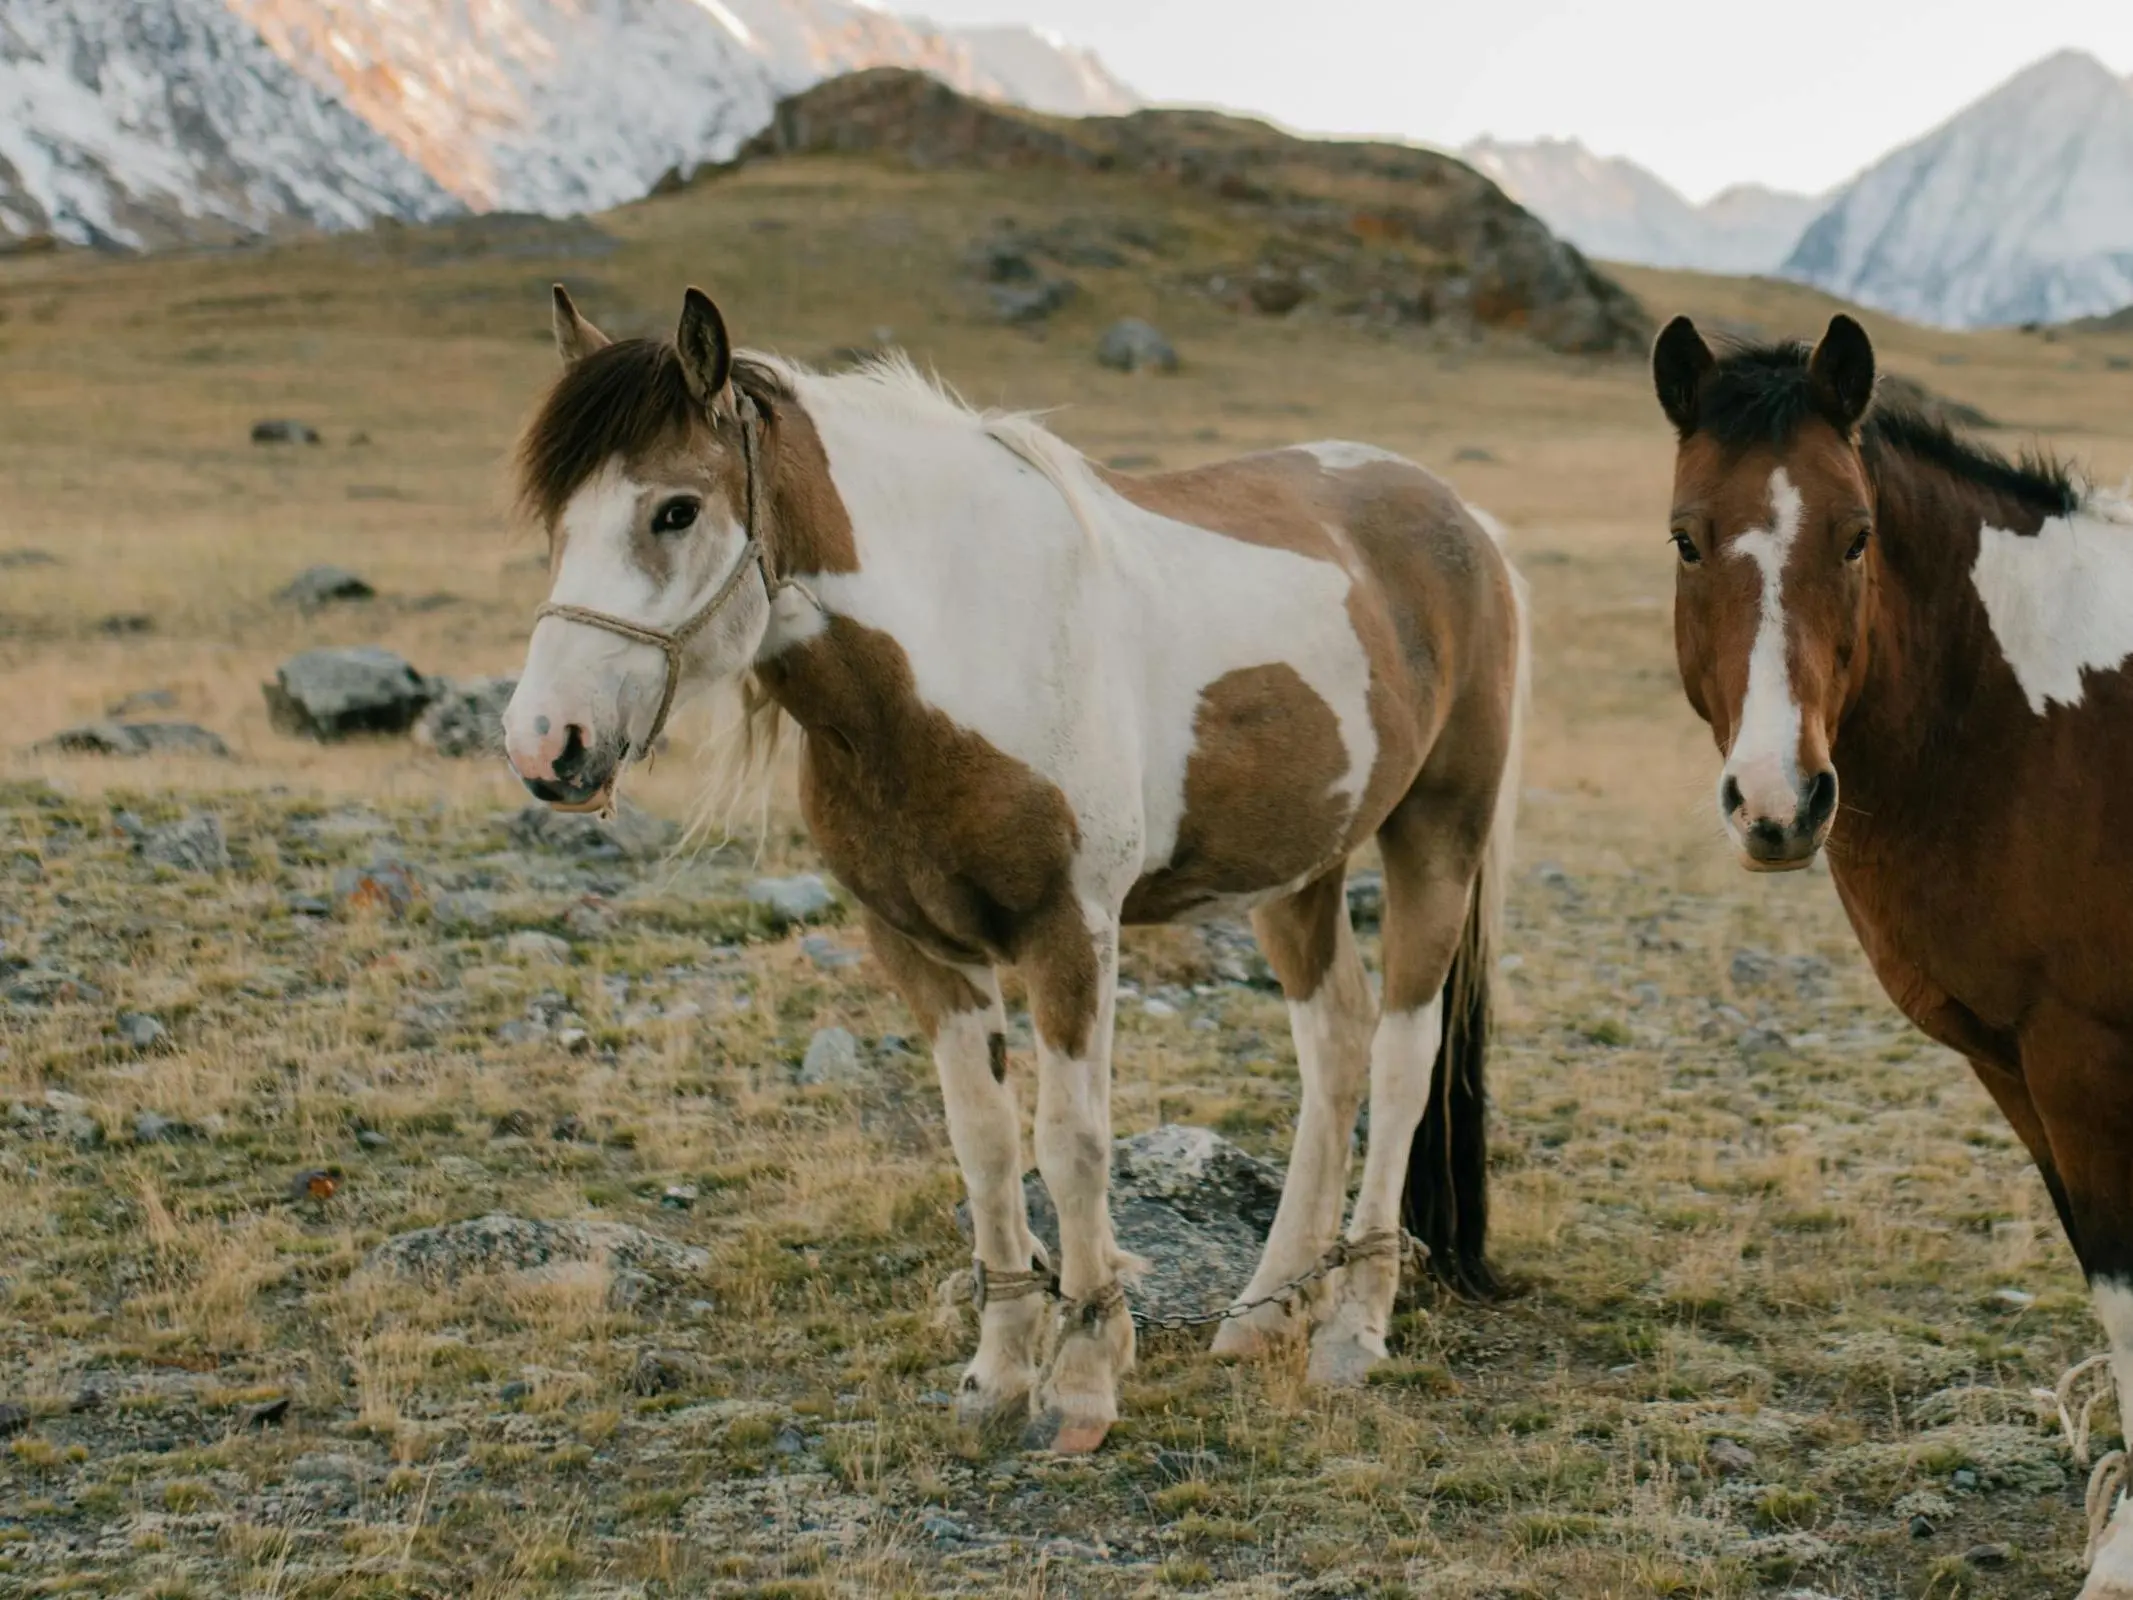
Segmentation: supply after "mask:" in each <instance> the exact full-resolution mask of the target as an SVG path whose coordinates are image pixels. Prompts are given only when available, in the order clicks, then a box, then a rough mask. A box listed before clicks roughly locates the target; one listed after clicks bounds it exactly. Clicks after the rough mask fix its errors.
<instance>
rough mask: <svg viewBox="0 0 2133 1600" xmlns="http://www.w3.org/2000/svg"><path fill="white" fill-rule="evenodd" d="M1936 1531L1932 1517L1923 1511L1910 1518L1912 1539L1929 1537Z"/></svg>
mask: <svg viewBox="0 0 2133 1600" xmlns="http://www.w3.org/2000/svg"><path fill="white" fill-rule="evenodd" d="M1936 1531H1938V1530H1936V1529H1935V1528H1934V1526H1933V1519H1932V1518H1931V1517H1929V1516H1926V1515H1925V1514H1924V1513H1923V1512H1921V1513H1919V1515H1917V1516H1915V1517H1913V1518H1912V1519H1911V1537H1912V1538H1914V1539H1930V1538H1932V1537H1933V1535H1934V1533H1935V1532H1936Z"/></svg>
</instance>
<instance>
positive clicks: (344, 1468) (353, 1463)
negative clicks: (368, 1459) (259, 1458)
mask: <svg viewBox="0 0 2133 1600" xmlns="http://www.w3.org/2000/svg"><path fill="white" fill-rule="evenodd" d="M369 1475H370V1474H369V1469H367V1468H366V1467H365V1466H364V1465H363V1463H362V1462H360V1461H358V1460H357V1459H356V1458H355V1457H354V1456H346V1455H339V1454H334V1455H325V1454H319V1455H308V1456H298V1457H297V1458H296V1459H295V1460H294V1461H292V1462H290V1463H289V1476H290V1477H292V1478H294V1479H296V1480H297V1481H298V1482H299V1483H361V1482H362V1481H363V1480H364V1479H365V1478H367V1477H368V1476H369Z"/></svg>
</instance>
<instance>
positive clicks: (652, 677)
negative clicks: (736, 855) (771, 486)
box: [504, 285, 770, 810]
mask: <svg viewBox="0 0 2133 1600" xmlns="http://www.w3.org/2000/svg"><path fill="white" fill-rule="evenodd" d="M555 337H556V346H557V348H558V349H559V350H560V351H561V352H562V356H563V375H562V376H561V377H560V378H559V379H557V380H556V384H555V387H554V388H553V389H552V390H551V391H550V392H549V394H548V397H547V399H546V401H545V402H544V403H543V404H542V407H541V410H540V414H539V415H538V416H536V417H535V418H534V420H533V423H532V426H531V427H529V428H528V429H527V430H526V435H525V438H524V440H523V441H522V442H521V445H520V448H519V473H520V491H521V493H522V495H523V497H524V500H525V503H526V505H527V507H528V508H529V509H530V510H531V512H532V513H533V514H534V515H535V516H537V517H538V518H539V519H540V521H541V522H542V523H543V524H545V526H546V528H547V532H548V551H549V562H548V566H549V572H550V575H551V582H550V588H549V595H548V604H547V605H546V606H544V607H542V609H541V613H540V617H539V620H538V621H536V623H535V624H534V629H533V637H532V639H531V640H530V641H529V643H528V645H527V649H526V665H525V670H524V671H523V672H522V673H520V675H519V680H518V690H517V692H516V693H515V694H513V695H512V697H511V704H510V705H509V706H508V707H507V708H506V709H505V711H504V742H505V749H506V751H507V753H508V754H509V756H510V759H511V765H512V767H513V769H514V770H516V771H517V773H518V775H519V776H520V778H522V779H524V780H525V784H526V787H527V788H528V789H530V790H532V791H533V793H534V794H535V795H536V796H537V797H538V798H540V799H542V800H545V801H547V802H548V803H549V804H551V805H555V806H559V807H563V808H566V809H572V810H593V809H597V808H599V807H601V806H604V805H605V804H606V803H607V802H608V800H609V799H610V797H611V795H612V792H613V789H614V784H615V780H616V777H617V775H618V774H619V773H620V771H621V769H622V766H623V763H624V762H625V761H627V760H628V759H630V758H631V757H632V756H642V755H644V754H645V753H647V752H648V751H649V750H650V748H651V745H652V742H653V741H654V740H655V739H656V738H657V737H658V736H659V731H660V728H661V727H662V726H663V725H664V723H665V721H666V715H667V712H668V711H669V709H671V706H672V702H673V698H674V693H675V690H676V688H677V687H678V686H679V684H680V682H681V680H682V677H683V675H684V670H685V669H686V672H687V673H688V674H689V675H691V676H702V677H707V678H717V677H724V676H730V675H732V674H734V673H737V672H739V671H741V670H743V669H744V668H745V667H746V666H747V665H748V664H749V663H750V661H751V660H752V659H753V657H754V655H755V652H756V650H757V648H758V646H759V644H760V643H761V640H762V637H763V632H764V629H765V627H766V625H767V622H768V619H769V610H770V608H769V596H768V590H767V582H766V579H765V571H766V569H765V567H764V565H763V562H762V558H761V552H760V546H758V545H757V544H756V543H755V533H756V531H758V530H756V529H755V527H754V523H755V511H754V508H753V506H752V505H751V501H752V500H753V499H755V498H756V496H757V495H758V494H759V493H760V492H761V491H760V489H759V484H760V483H761V481H762V477H763V473H764V470H765V464H764V463H763V462H762V461H761V460H760V459H759V458H758V457H759V451H760V448H761V443H762V441H761V436H760V423H761V415H760V412H759V410H758V408H757V406H756V403H755V402H754V401H752V400H750V399H749V398H747V397H746V396H744V395H742V394H741V393H740V392H739V391H737V390H736V388H735V386H734V384H733V382H732V374H733V352H732V348H731V346H730V345H729V344H728V342H727V338H726V328H725V324H724V322H723V321H722V320H721V318H720V317H719V314H718V309H717V307H715V306H714V305H712V303H711V301H710V300H709V299H708V298H707V297H706V296H705V295H704V294H702V293H701V292H700V291H698V290H695V289H691V290H689V292H688V295H687V297H686V299H685V300H684V302H683V306H682V313H681V326H680V328H679V330H678V332H677V333H676V335H675V338H674V341H673V343H671V344H667V343H658V342H654V341H651V340H645V339H624V340H620V341H610V340H609V339H608V338H607V337H606V336H605V335H604V334H602V333H601V332H600V331H599V330H598V329H597V328H595V327H594V326H593V325H592V324H591V323H589V322H587V321H586V320H585V319H584V318H583V317H581V316H579V315H578V312H577V308H576V307H575V306H573V305H572V304H571V303H570V297H569V296H568V295H567V294H565V293H564V292H563V290H562V287H561V286H560V285H558V286H557V288H556V291H555Z"/></svg>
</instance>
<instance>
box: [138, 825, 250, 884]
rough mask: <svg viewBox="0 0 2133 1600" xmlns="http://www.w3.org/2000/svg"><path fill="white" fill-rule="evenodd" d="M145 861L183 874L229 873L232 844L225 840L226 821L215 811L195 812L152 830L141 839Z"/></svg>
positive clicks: (142, 854) (142, 857) (142, 855)
mask: <svg viewBox="0 0 2133 1600" xmlns="http://www.w3.org/2000/svg"><path fill="white" fill-rule="evenodd" d="M139 848H140V852H141V859H142V860H144V861H147V862H149V863H151V864H152V865H155V866H159V867H175V868H177V869H178V870H179V871H180V872H227V871H228V870H229V866H230V846H229V841H228V840H227V839H226V838H224V837H223V833H222V819H221V818H220V817H218V816H216V815H215V814H214V813H213V812H212V811H194V812H189V813H188V814H187V815H185V816H183V817H180V818H179V819H178V820H177V821H176V822H167V823H165V824H164V825H163V826H162V827H160V828H150V829H149V830H148V831H147V832H146V833H144V834H143V835H142V836H141V840H140V845H139Z"/></svg>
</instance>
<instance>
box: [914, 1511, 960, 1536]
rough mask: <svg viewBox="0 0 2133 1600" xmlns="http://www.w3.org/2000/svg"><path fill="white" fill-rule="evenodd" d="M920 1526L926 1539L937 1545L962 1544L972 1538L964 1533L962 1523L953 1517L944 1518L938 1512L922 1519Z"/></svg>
mask: <svg viewBox="0 0 2133 1600" xmlns="http://www.w3.org/2000/svg"><path fill="white" fill-rule="evenodd" d="M918 1526H919V1531H920V1532H921V1533H923V1534H925V1535H926V1537H927V1538H929V1539H931V1540H932V1541H933V1542H934V1543H935V1544H960V1543H961V1542H962V1541H963V1540H965V1539H967V1538H969V1537H970V1535H969V1534H968V1533H967V1532H965V1531H964V1528H963V1525H962V1524H961V1523H960V1522H958V1521H956V1520H955V1519H954V1518H953V1517H944V1516H942V1515H940V1514H939V1513H938V1512H935V1513H934V1514H933V1515H932V1516H929V1517H926V1518H924V1519H922V1520H921V1521H920V1523H919V1525H918Z"/></svg>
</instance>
